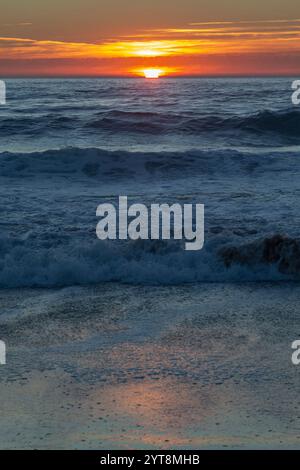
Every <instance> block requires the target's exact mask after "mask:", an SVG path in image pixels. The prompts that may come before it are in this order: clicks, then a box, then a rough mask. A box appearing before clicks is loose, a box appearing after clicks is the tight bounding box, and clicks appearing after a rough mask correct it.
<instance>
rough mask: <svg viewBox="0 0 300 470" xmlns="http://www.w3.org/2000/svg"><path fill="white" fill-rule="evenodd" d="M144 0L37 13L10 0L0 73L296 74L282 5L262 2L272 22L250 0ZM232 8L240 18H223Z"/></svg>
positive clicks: (297, 28)
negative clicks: (156, 71) (152, 70)
mask: <svg viewBox="0 0 300 470" xmlns="http://www.w3.org/2000/svg"><path fill="white" fill-rule="evenodd" d="M152 2H153V3H150V2H149V1H148V0H144V8H141V3H143V2H136V1H129V0H128V1H126V0H111V1H110V2H107V1H104V0H102V1H101V0H100V1H98V2H96V1H95V0H85V2H84V1H83V0H74V1H73V2H71V1H70V0H61V2H57V0H53V2H51V5H50V6H49V5H48V3H44V7H45V8H44V10H45V11H44V10H42V9H41V8H40V3H41V2H38V1H37V0H29V1H28V2H27V9H24V7H22V5H23V4H24V2H23V3H22V2H21V0H11V5H10V7H8V6H6V7H4V12H2V14H1V19H0V76H7V75H12V76H26V75H38V76H41V75H46V76H51V75H54V76H57V75H117V76H122V75H126V76H128V75H129V76H135V75H139V74H140V73H141V70H143V69H144V68H148V67H149V68H153V67H157V68H159V69H161V70H162V71H163V72H164V73H165V74H166V75H227V74H229V75H234V74H238V75H241V74H242V75H255V74H278V75H280V74H291V75H297V74H299V73H300V19H297V18H296V16H295V18H296V19H292V20H291V19H289V20H287V19H282V17H281V16H280V15H281V14H282V12H281V11H280V9H279V10H278V9H277V10H276V8H275V6H278V5H279V4H281V5H282V2H281V3H279V2H277V0H267V1H266V2H265V4H266V3H267V4H268V5H269V7H272V6H273V11H274V13H273V14H274V17H272V19H267V18H268V17H267V16H266V13H267V12H266V11H265V10H264V9H265V6H266V5H265V4H264V5H265V6H264V7H262V10H261V11H260V10H259V8H258V5H259V2H257V1H256V0H252V2H250V1H249V2H248V0H245V2H239V3H237V2H236V1H235V0H231V1H227V2H226V1H225V2H224V1H223V2H221V1H220V0H211V1H210V2H202V1H201V0H198V1H197V2H194V1H193V0H185V1H176V0H174V1H173V2H171V3H170V2H169V0H165V4H164V7H162V6H160V7H159V4H157V2H156V0H152ZM161 3H162V2H161ZM208 3H209V5H210V7H208V6H207V4H208ZM226 3H227V9H224V8H223V10H222V8H221V5H223V6H224V4H226ZM240 3H243V8H244V10H243V9H241V6H239V5H240ZM84 4H85V5H86V9H82V8H83V5H84ZM108 4H109V5H110V7H109V6H108ZM113 4H114V5H113ZM201 4H202V6H204V5H205V8H204V7H203V9H201V8H200V7H201ZM296 4H298V0H297V2H294V1H293V0H286V2H285V9H283V10H286V11H290V14H292V13H294V9H293V6H294V5H296ZM45 5H48V9H47V6H45ZM59 5H60V7H59ZM124 5H127V6H128V9H129V11H127V10H126V11H125V10H124V9H123V8H124ZM153 5H154V6H153ZM166 5H169V7H170V9H169V15H168V14H167V13H168V10H167V9H166ZM171 5H172V9H171ZM247 5H248V7H250V6H251V7H253V5H254V7H255V8H256V9H254V11H252V10H251V11H249V8H248V9H247V8H246V6H247ZM89 6H90V7H92V6H93V7H94V10H91V8H88V7H89ZM112 6H115V7H117V6H118V7H119V8H118V9H116V10H113V9H111V7H112ZM180 6H181V10H180ZM184 6H185V8H184ZM17 7H18V8H17ZM66 7H68V9H66ZM129 7H130V8H129ZM133 7H134V8H133ZM218 7H219V8H218ZM229 7H231V8H229ZM214 9H215V10H216V11H214ZM153 10H154V11H155V13H156V19H155V17H154V16H155V15H153V13H154V11H153ZM180 11H181V12H182V15H180ZM233 11H235V12H236V14H237V13H239V18H241V19H238V20H237V19H235V20H232V19H230V18H227V17H226V15H225V12H226V14H227V15H228V14H231V15H232V14H233ZM270 11H272V8H270ZM133 12H134V13H135V14H133ZM259 12H260V13H261V14H262V13H264V18H263V19H261V18H260V17H259V15H258V13H259ZM93 13H94V15H93ZM130 13H131V14H130ZM147 13H148V16H147ZM160 13H161V14H160ZM2 15H4V16H2ZM213 15H214V16H213ZM122 16H123V18H122ZM180 16H182V19H180ZM299 16H300V11H299ZM214 17H215V18H217V19H212V18H214ZM254 17H255V18H254ZM97 18H98V24H99V27H98V28H97ZM110 18H111V22H110V24H108V23H109V21H108V20H109V19H110ZM253 18H254V19H253ZM66 19H67V20H68V21H66ZM41 25H42V28H41ZM85 31H86V32H85Z"/></svg>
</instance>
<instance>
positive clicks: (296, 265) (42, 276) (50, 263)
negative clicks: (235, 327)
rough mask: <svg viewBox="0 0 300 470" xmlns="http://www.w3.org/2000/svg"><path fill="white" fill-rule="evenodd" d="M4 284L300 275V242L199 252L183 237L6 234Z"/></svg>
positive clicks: (0, 271) (1, 266) (1, 255)
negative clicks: (150, 238)
mask: <svg viewBox="0 0 300 470" xmlns="http://www.w3.org/2000/svg"><path fill="white" fill-rule="evenodd" d="M0 243H1V245H0V246H1V249H0V287H62V286H70V285H88V284H96V283H100V282H113V281H118V282H123V283H129V284H141V285H147V284H151V285H178V284H184V283H197V282H241V281H249V282H253V281H279V280H292V281H294V280H299V279H300V241H299V240H296V239H292V238H289V237H285V236H281V235H275V236H273V237H268V238H263V239H259V240H256V241H254V242H252V243H250V244H249V243H248V244H247V243H246V244H244V245H233V244H229V245H228V243H226V244H223V243H224V240H223V241H220V240H218V239H215V240H212V241H210V242H208V243H207V244H206V245H205V248H204V250H202V251H199V252H186V251H184V247H183V246H182V244H181V242H180V243H179V242H174V241H169V242H165V241H141V240H139V241H136V242H132V241H128V242H120V241H114V242H99V241H98V240H95V239H94V238H93V239H89V240H88V239H86V238H85V239H84V240H81V241H79V240H71V241H70V242H69V243H68V242H66V240H62V239H56V240H55V239H54V238H53V235H49V238H47V239H39V240H37V239H36V237H35V236H34V235H32V234H29V235H28V236H27V237H23V238H19V239H15V238H12V237H9V238H5V237H3V236H2V237H1V239H0Z"/></svg>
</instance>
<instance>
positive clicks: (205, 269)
mask: <svg viewBox="0 0 300 470" xmlns="http://www.w3.org/2000/svg"><path fill="white" fill-rule="evenodd" d="M292 81H293V80H292V79H289V78H278V79H270V78H268V79H262V78H253V79H246V78H242V79H238V78H236V79H167V78H164V79H159V80H145V79H73V80H70V79H65V80H47V79H40V80H37V79H34V80H7V84H6V85H7V99H8V104H7V105H6V106H2V107H0V136H1V145H0V153H1V155H0V179H1V188H0V191H1V199H2V201H3V204H2V207H1V215H2V217H1V220H2V222H1V234H0V237H1V248H0V250H1V257H0V286H2V287H24V286H27V287H34V286H43V287H47V286H67V285H75V284H93V283H98V282H103V281H120V282H125V283H133V284H135V283H141V284H148V283H150V284H181V283H189V282H215V281H216V282H219V281H222V282H223V281H225V282H226V281H235V280H239V281H240V280H245V281H266V280H294V279H297V278H298V276H299V272H300V264H299V263H300V255H299V253H300V246H299V244H298V241H297V234H298V221H299V211H298V198H299V184H298V182H299V164H298V152H299V149H300V133H299V130H300V111H299V110H298V109H297V107H295V106H293V105H292V102H291V94H292V91H291V83H292ZM119 195H127V196H128V198H129V200H130V201H131V202H141V203H144V204H151V203H155V202H160V203H163V202H166V203H170V204H171V203H175V202H180V203H183V202H184V203H202V204H204V205H205V211H206V214H205V216H206V219H205V224H206V227H205V228H206V234H205V247H204V250H202V251H200V252H198V253H184V252H183V250H182V246H181V244H180V243H174V242H172V241H170V242H169V243H166V242H165V241H162V242H161V243H157V241H155V242H153V243H152V242H151V241H148V242H141V241H137V242H128V241H125V242H118V243H116V242H115V241H112V242H99V240H97V239H96V235H95V227H96V223H97V219H96V208H97V206H98V204H100V203H103V202H113V203H116V201H117V197H118V196H119Z"/></svg>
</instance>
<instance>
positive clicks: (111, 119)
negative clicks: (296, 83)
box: [86, 109, 300, 138]
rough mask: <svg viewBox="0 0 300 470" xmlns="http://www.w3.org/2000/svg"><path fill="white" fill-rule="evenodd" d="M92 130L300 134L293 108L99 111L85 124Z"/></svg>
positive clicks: (151, 132) (298, 135)
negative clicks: (240, 112)
mask: <svg viewBox="0 0 300 470" xmlns="http://www.w3.org/2000/svg"><path fill="white" fill-rule="evenodd" d="M86 126H87V127H89V128H93V129H101V130H106V131H114V132H126V133H131V132H133V133H149V134H161V133H174V132H176V133H180V134H181V133H188V134H201V133H202V132H205V133H206V132H226V131H227V132H229V131H235V130H240V131H244V132H251V133H257V134H263V133H266V132H269V133H273V134H277V135H279V136H287V137H294V138H296V137H300V112H299V111H296V110H290V109H289V110H285V111H278V112H275V111H268V110H265V111H261V112H259V113H256V114H252V115H247V116H222V115H212V114H207V115H203V116H198V115H195V116H193V115H190V114H184V113H183V114H172V113H169V114H165V113H153V112H152V113H150V112H149V113H146V112H144V113H142V112H130V111H118V110H112V111H107V112H101V113H98V115H97V117H96V118H95V119H92V120H91V121H90V122H89V123H87V124H86Z"/></svg>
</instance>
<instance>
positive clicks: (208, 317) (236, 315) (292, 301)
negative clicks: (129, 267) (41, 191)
mask: <svg viewBox="0 0 300 470" xmlns="http://www.w3.org/2000/svg"><path fill="white" fill-rule="evenodd" d="M299 300H300V287H299V286H298V285H297V284H293V283H287V284H284V283H282V284H263V283H260V284H232V285H230V284H226V285H225V284H200V285H199V284H198V285H187V286H180V287H179V286H177V287H176V286H174V287H150V286H149V287H139V286H125V285H120V284H103V285H100V286H97V287H72V288H65V289H53V290H52V289H18V290H1V291H0V304H1V309H0V312H1V313H0V339H2V340H5V341H6V344H7V350H8V354H7V365H6V366H0V379H1V382H0V393H1V403H0V416H1V419H0V447H1V448H2V449H19V448H21V449H106V450H107V449H132V448H136V449H137V448H143V449H151V448H153V449H154V448H155V449H215V448H227V449H228V448H229V449H230V448H235V449H240V448H268V449H269V448H275V449H276V448H282V449H284V448H296V449H298V448H299V447H300V409H299V399H298V388H299V373H300V368H299V367H296V366H293V365H292V363H291V353H292V350H291V343H292V341H294V340H295V339H298V338H299V337H300V329H299V311H298V306H299Z"/></svg>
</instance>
